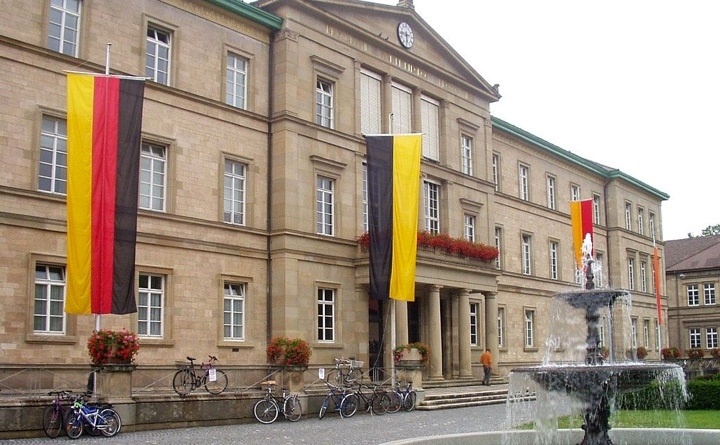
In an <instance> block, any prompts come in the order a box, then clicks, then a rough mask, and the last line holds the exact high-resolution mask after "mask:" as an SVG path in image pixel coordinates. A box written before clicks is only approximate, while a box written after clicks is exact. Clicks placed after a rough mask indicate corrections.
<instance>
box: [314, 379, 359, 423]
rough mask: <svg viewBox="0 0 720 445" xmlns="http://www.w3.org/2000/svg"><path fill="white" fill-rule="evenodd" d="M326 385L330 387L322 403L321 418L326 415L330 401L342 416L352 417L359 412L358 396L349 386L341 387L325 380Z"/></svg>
mask: <svg viewBox="0 0 720 445" xmlns="http://www.w3.org/2000/svg"><path fill="white" fill-rule="evenodd" d="M325 385H327V387H328V392H327V394H326V395H325V398H324V399H323V402H322V405H320V412H319V413H318V417H319V418H320V419H322V418H323V417H325V413H327V410H328V408H330V403H332V404H333V406H334V408H335V411H338V412H339V413H340V417H341V418H343V419H344V418H346V417H352V416H353V415H354V414H355V412H357V408H358V405H359V399H358V396H357V395H355V394H354V393H353V392H352V391H350V390H349V389H347V388H340V387H338V386H335V385H333V384H331V383H328V382H325ZM346 400H347V402H346ZM343 403H345V404H343Z"/></svg>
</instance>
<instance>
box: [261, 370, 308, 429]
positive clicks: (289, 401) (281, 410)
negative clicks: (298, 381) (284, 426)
mask: <svg viewBox="0 0 720 445" xmlns="http://www.w3.org/2000/svg"><path fill="white" fill-rule="evenodd" d="M264 385H267V388H266V389H265V397H263V398H262V399H260V400H258V401H257V402H256V403H255V407H254V408H253V414H254V415H255V418H256V419H257V421H258V422H260V423H265V424H268V423H273V422H274V421H275V420H277V418H278V416H279V415H280V414H282V415H283V416H285V418H286V419H288V420H289V421H291V422H297V421H298V420H300V417H302V405H300V398H299V397H298V395H297V394H290V392H288V390H287V389H285V388H283V390H282V397H276V396H275V395H273V388H274V387H275V382H274V381H272V380H271V381H268V382H265V383H264Z"/></svg>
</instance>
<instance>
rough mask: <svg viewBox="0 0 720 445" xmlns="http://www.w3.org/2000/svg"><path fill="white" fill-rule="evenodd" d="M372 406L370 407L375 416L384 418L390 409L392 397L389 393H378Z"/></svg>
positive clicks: (374, 395) (374, 396) (373, 399)
mask: <svg viewBox="0 0 720 445" xmlns="http://www.w3.org/2000/svg"><path fill="white" fill-rule="evenodd" d="M371 401H372V404H371V405H370V407H371V409H372V412H373V414H377V415H379V416H382V415H383V414H385V413H386V412H388V409H389V408H390V403H391V402H390V396H389V395H388V393H387V391H382V390H381V391H376V392H375V393H374V394H373V396H372V399H371Z"/></svg>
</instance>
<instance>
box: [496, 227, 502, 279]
mask: <svg viewBox="0 0 720 445" xmlns="http://www.w3.org/2000/svg"><path fill="white" fill-rule="evenodd" d="M501 247H502V227H495V248H496V249H497V250H498V256H497V258H495V267H497V268H498V269H500V266H501V263H502V262H501V256H502V249H501Z"/></svg>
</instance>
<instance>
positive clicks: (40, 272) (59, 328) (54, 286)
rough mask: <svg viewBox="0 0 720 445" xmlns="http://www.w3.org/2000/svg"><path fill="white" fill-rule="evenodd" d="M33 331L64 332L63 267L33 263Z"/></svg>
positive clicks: (38, 332)
mask: <svg viewBox="0 0 720 445" xmlns="http://www.w3.org/2000/svg"><path fill="white" fill-rule="evenodd" d="M34 307H35V309H34V312H33V331H34V332H35V333H36V334H64V333H65V267H63V266H53V265H49V264H40V263H38V264H36V265H35V304H34Z"/></svg>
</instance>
